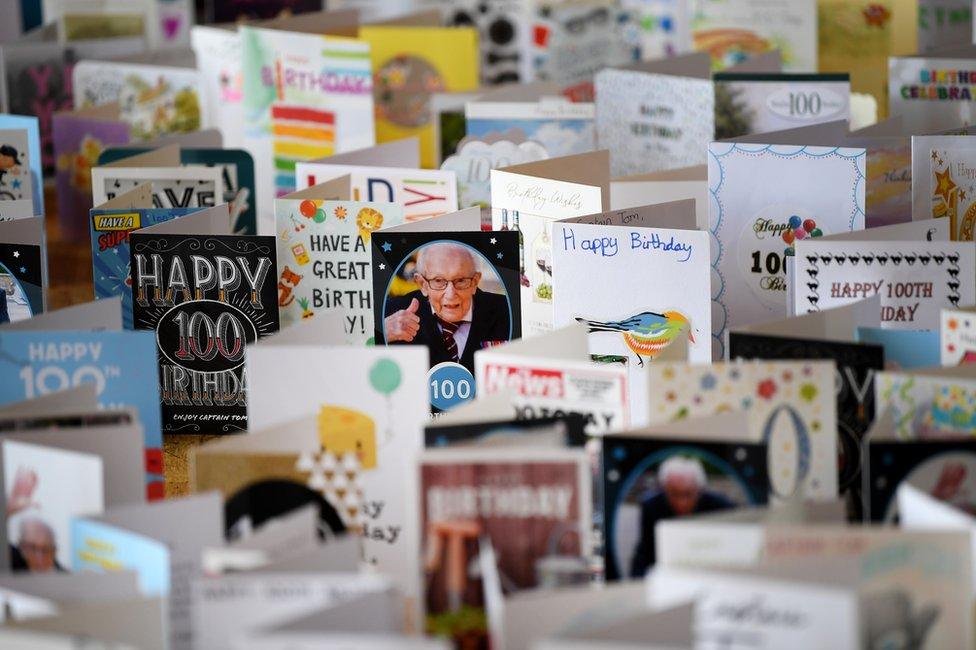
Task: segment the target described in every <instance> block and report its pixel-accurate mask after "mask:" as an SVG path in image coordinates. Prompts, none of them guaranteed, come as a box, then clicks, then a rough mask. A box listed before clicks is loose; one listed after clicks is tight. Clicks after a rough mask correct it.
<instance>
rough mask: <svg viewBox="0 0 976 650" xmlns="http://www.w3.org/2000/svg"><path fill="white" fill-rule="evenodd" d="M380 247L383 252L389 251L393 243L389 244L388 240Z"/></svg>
mask: <svg viewBox="0 0 976 650" xmlns="http://www.w3.org/2000/svg"><path fill="white" fill-rule="evenodd" d="M381 248H382V249H383V252H384V253H389V252H390V251H391V250H393V244H391V243H390V242H386V243H385V244H383V246H381Z"/></svg>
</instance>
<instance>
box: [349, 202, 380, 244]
mask: <svg viewBox="0 0 976 650" xmlns="http://www.w3.org/2000/svg"><path fill="white" fill-rule="evenodd" d="M382 225H383V215H382V214H381V213H380V212H379V211H377V210H374V209H373V208H363V209H362V210H360V211H359V214H357V215H356V226H357V227H358V228H359V239H361V240H362V242H363V245H364V246H367V245H369V236H370V235H371V234H372V233H373V231H374V230H379V229H380V227H381V226H382Z"/></svg>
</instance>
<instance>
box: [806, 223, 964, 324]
mask: <svg viewBox="0 0 976 650" xmlns="http://www.w3.org/2000/svg"><path fill="white" fill-rule="evenodd" d="M938 221H939V220H930V221H928V222H925V221H916V222H912V223H909V224H900V225H896V226H886V227H883V228H871V229H870V230H865V231H863V232H860V233H850V234H848V235H835V236H830V237H823V238H819V239H804V240H801V241H799V242H797V244H796V256H795V259H796V265H795V272H796V275H795V276H794V282H795V284H794V287H795V290H794V293H793V304H794V308H795V310H796V313H798V314H804V313H810V312H814V311H818V310H820V309H828V308H830V307H837V306H840V305H847V304H850V303H852V302H855V301H858V300H863V299H864V298H869V297H871V296H874V295H880V296H881V327H885V328H891V329H905V330H919V329H932V330H934V329H938V327H939V310H940V309H942V308H943V307H958V306H959V305H966V304H969V303H972V302H976V287H974V286H973V284H972V283H971V282H969V281H968V278H970V277H976V245H974V244H973V243H972V242H950V241H939V239H940V235H939V234H938V233H939V231H940V230H941V231H942V233H944V232H945V230H944V226H945V224H943V223H938ZM909 229H912V230H915V234H914V236H911V235H905V234H902V233H905V232H907V231H908V230H909ZM919 233H925V235H923V236H919ZM942 237H944V234H943V235H942ZM913 239H914V241H912V240H913Z"/></svg>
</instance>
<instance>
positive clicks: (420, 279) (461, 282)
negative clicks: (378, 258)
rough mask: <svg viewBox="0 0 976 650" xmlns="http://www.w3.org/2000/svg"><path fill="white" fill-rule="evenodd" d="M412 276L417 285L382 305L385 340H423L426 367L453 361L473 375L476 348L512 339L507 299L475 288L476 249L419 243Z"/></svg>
mask: <svg viewBox="0 0 976 650" xmlns="http://www.w3.org/2000/svg"><path fill="white" fill-rule="evenodd" d="M413 280H414V282H416V283H417V285H418V286H419V287H420V288H419V289H417V290H415V291H411V292H410V293H408V294H406V295H404V296H397V297H393V296H391V297H389V298H388V299H387V301H386V304H385V305H384V310H383V314H384V320H383V335H384V338H385V339H386V343H387V344H388V345H399V344H422V345H426V346H427V348H428V349H429V350H430V365H431V367H434V366H435V365H437V364H439V363H443V362H445V361H453V362H455V363H460V364H461V365H462V366H464V367H465V368H467V369H468V371H469V372H471V373H472V374H474V353H475V352H476V351H477V350H480V349H482V348H485V347H490V346H492V345H497V344H499V343H503V342H505V341H508V340H510V339H511V336H512V323H511V317H510V315H509V306H508V299H507V298H506V297H505V296H504V295H502V294H498V293H492V292H489V291H484V290H482V289H480V288H479V284H480V283H481V281H482V274H481V272H479V271H478V260H477V258H476V253H475V252H474V251H472V250H471V249H470V248H468V247H467V246H463V245H461V244H455V243H451V242H434V243H432V244H428V245H426V246H424V247H423V248H421V249H420V251H418V253H417V260H416V267H415V269H414V275H413ZM498 285H499V286H501V282H499V283H498Z"/></svg>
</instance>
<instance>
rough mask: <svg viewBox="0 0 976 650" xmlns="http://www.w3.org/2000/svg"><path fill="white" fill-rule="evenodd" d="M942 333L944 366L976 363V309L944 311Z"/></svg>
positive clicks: (942, 360)
mask: <svg viewBox="0 0 976 650" xmlns="http://www.w3.org/2000/svg"><path fill="white" fill-rule="evenodd" d="M940 333H941V337H940V344H939V348H940V350H941V360H940V363H941V364H942V365H943V366H961V365H964V364H969V363H976V307H965V308H962V309H943V310H942V326H941V328H940Z"/></svg>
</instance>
